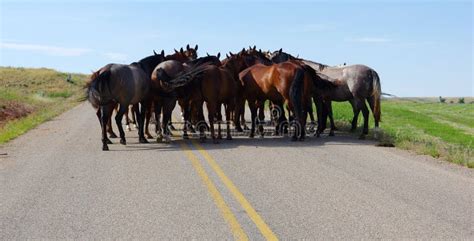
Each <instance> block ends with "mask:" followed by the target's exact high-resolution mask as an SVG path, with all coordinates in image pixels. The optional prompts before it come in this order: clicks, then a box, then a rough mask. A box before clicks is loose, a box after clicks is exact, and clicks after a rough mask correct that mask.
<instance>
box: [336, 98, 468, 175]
mask: <svg viewBox="0 0 474 241" xmlns="http://www.w3.org/2000/svg"><path fill="white" fill-rule="evenodd" d="M467 103H470V102H467ZM333 112H334V118H335V119H336V120H337V123H338V125H339V127H342V129H343V130H348V129H349V128H350V121H351V120H352V117H353V113H352V108H351V106H350V104H349V103H348V102H342V103H334V104H333ZM362 123H363V118H362V114H360V116H359V121H358V125H359V127H360V126H362ZM369 124H370V128H371V131H372V128H373V127H374V126H373V125H374V122H373V117H372V115H371V118H370V123H369ZM380 126H381V129H382V132H381V133H380V134H381V135H380V137H378V140H379V141H380V142H381V144H382V145H387V144H393V145H394V146H397V147H400V148H404V149H409V150H414V151H416V152H417V153H420V154H426V155H430V156H433V157H436V158H438V157H440V158H443V159H446V160H448V161H450V162H454V163H458V164H461V165H465V166H468V167H470V168H473V167H474V153H473V150H474V104H457V103H456V104H448V103H435V102H434V101H432V100H423V99H391V100H384V101H382V122H381V124H380ZM357 131H358V132H357V133H359V131H360V129H358V130H357ZM369 136H373V135H369Z"/></svg>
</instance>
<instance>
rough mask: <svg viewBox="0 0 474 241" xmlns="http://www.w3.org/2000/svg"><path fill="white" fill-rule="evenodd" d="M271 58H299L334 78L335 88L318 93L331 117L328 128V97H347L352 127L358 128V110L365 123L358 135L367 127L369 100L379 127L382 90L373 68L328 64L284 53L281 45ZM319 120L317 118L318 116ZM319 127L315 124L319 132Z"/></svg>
mask: <svg viewBox="0 0 474 241" xmlns="http://www.w3.org/2000/svg"><path fill="white" fill-rule="evenodd" d="M271 57H272V61H274V62H282V61H286V60H291V59H297V60H301V61H302V62H303V63H305V64H307V65H308V66H311V67H312V68H313V69H314V70H315V71H316V72H318V73H320V74H322V75H320V77H321V78H326V79H327V80H329V81H331V82H334V83H335V84H336V85H337V88H335V89H332V90H331V91H330V92H327V93H319V94H320V96H321V98H323V99H320V101H323V100H324V101H325V103H326V108H328V115H329V118H330V121H331V132H333V130H334V129H335V127H334V120H333V117H332V108H331V101H349V102H350V103H351V105H352V110H353V112H354V117H353V119H352V130H355V129H356V128H357V119H358V117H359V113H360V111H362V114H363V116H364V127H363V130H362V134H361V136H360V138H361V139H362V138H364V137H365V135H366V134H368V131H369V110H368V108H367V106H366V104H365V101H366V100H367V102H368V103H369V106H370V109H371V110H372V113H373V115H374V120H375V128H378V127H379V122H380V120H381V106H380V96H381V94H382V91H381V86H380V78H379V76H378V74H377V72H376V71H375V70H373V69H372V68H370V67H367V66H365V65H348V66H341V67H330V66H328V65H324V64H320V63H317V62H313V61H309V60H304V59H298V58H295V57H293V56H291V55H290V54H288V53H285V52H283V51H282V49H280V50H279V51H275V52H274V53H273V54H272V56H271ZM318 105H319V106H321V105H323V102H320V103H319V104H317V106H318ZM317 112H318V119H319V117H322V110H321V108H317ZM318 122H319V120H318ZM319 124H322V125H321V128H323V129H324V127H325V123H319ZM321 131H322V130H321V129H320V127H318V132H319V133H320V132H321Z"/></svg>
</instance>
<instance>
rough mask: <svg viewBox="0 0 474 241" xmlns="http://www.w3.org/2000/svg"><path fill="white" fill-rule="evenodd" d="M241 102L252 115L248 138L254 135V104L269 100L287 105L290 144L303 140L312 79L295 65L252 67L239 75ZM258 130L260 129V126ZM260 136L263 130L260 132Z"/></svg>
mask: <svg viewBox="0 0 474 241" xmlns="http://www.w3.org/2000/svg"><path fill="white" fill-rule="evenodd" d="M239 79H240V81H241V82H242V86H243V98H245V99H246V100H247V101H248V104H249V108H250V111H251V115H252V128H251V131H250V137H253V136H254V133H255V122H256V118H257V107H258V106H257V105H258V104H257V101H260V103H263V101H264V100H266V99H269V100H270V101H272V102H273V103H275V104H276V105H278V106H283V104H287V105H288V107H289V109H290V110H291V111H292V113H293V115H294V124H295V132H294V135H293V137H292V140H293V141H295V140H298V139H299V140H303V139H304V138H305V131H304V129H305V125H306V106H307V105H308V104H309V103H310V97H311V94H312V91H313V90H312V89H313V83H312V81H313V78H312V76H310V75H309V73H308V72H307V71H306V69H305V67H304V65H302V64H301V63H300V62H299V61H291V60H290V61H286V62H282V63H279V64H272V65H270V66H267V65H263V64H255V65H253V66H251V67H249V68H247V69H245V70H243V71H242V72H240V74H239ZM259 128H260V129H261V128H263V127H262V126H261V125H260V126H259ZM261 133H262V134H263V130H261Z"/></svg>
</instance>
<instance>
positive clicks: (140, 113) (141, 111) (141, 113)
mask: <svg viewBox="0 0 474 241" xmlns="http://www.w3.org/2000/svg"><path fill="white" fill-rule="evenodd" d="M134 108H135V114H136V115H137V121H138V142H139V143H148V140H147V139H146V138H145V135H144V124H145V111H146V104H145V102H141V103H140V104H135V105H134Z"/></svg>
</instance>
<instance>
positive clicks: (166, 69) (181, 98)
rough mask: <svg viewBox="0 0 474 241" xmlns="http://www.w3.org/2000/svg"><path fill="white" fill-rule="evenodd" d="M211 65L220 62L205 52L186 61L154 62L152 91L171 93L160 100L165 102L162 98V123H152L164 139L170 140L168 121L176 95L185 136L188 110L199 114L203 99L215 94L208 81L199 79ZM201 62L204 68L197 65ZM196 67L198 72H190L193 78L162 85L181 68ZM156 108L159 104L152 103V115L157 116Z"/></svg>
mask: <svg viewBox="0 0 474 241" xmlns="http://www.w3.org/2000/svg"><path fill="white" fill-rule="evenodd" d="M215 65H220V61H219V59H218V58H217V57H216V56H207V57H202V58H198V59H196V60H192V61H188V62H186V63H182V62H180V61H176V60H167V61H164V62H163V63H161V64H159V65H158V66H156V68H155V70H154V71H153V73H152V83H153V84H152V86H153V89H154V90H153V91H154V92H158V93H160V92H161V95H163V92H167V93H172V96H167V97H166V98H165V100H164V101H166V103H165V102H163V104H164V105H163V106H162V107H163V123H162V126H159V123H157V126H156V130H157V131H158V138H162V137H164V138H165V141H167V142H169V141H170V138H169V135H170V131H169V130H168V125H169V123H170V120H171V115H172V111H173V109H174V106H175V105H176V98H177V99H178V102H179V103H180V105H181V108H182V110H183V117H184V119H185V122H186V124H185V126H184V129H183V132H184V133H183V137H184V138H186V137H187V126H188V123H189V122H190V121H191V120H190V118H191V112H192V111H194V112H197V113H198V115H199V117H200V116H201V115H202V103H203V101H204V100H206V101H207V102H208V103H209V104H208V105H210V103H213V102H214V99H215V98H213V96H212V94H213V91H212V87H210V85H209V86H208V83H205V82H203V81H202V80H203V79H206V78H208V77H207V75H209V73H210V71H211V69H213V66H215ZM201 66H204V67H205V68H201V69H199V67H201ZM196 69H197V70H199V75H198V74H195V75H193V77H192V78H193V79H191V80H188V81H187V82H186V83H185V84H180V85H179V86H178V84H174V85H173V88H170V87H169V86H167V85H166V82H167V80H169V79H173V78H176V76H178V75H179V74H182V73H183V72H193V71H194V72H196ZM202 76H206V77H202ZM203 85H204V86H203ZM159 108H160V106H156V107H155V115H157V116H158V115H159V111H160V109H159ZM209 108H211V107H209ZM211 111H212V109H211ZM211 111H210V112H211ZM202 116H203V115H202ZM161 128H163V134H164V136H163V135H161V133H160V132H161ZM158 141H159V140H158Z"/></svg>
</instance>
